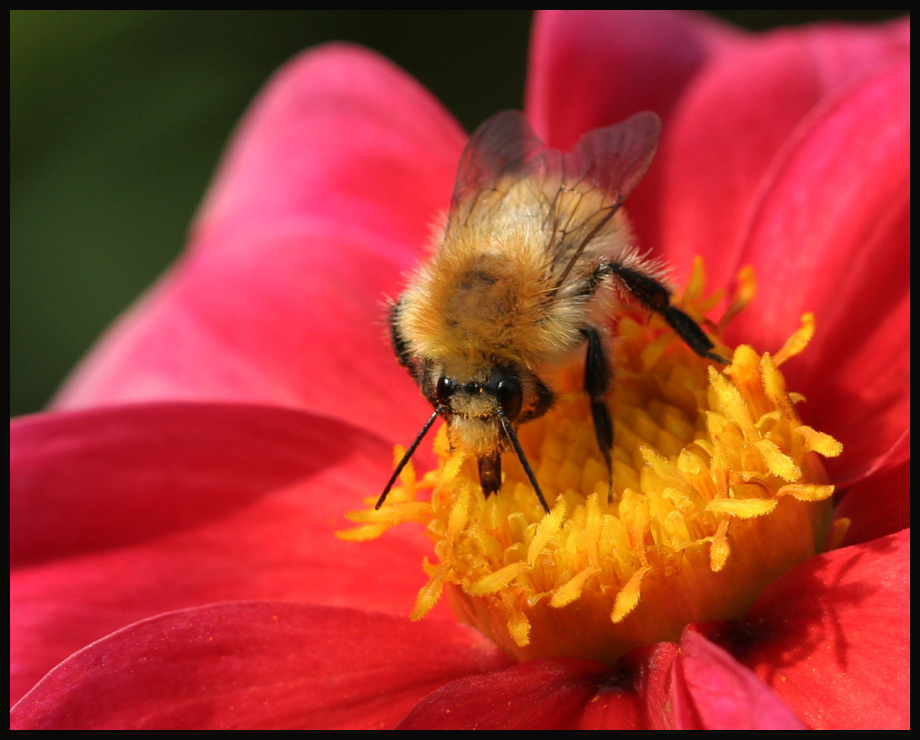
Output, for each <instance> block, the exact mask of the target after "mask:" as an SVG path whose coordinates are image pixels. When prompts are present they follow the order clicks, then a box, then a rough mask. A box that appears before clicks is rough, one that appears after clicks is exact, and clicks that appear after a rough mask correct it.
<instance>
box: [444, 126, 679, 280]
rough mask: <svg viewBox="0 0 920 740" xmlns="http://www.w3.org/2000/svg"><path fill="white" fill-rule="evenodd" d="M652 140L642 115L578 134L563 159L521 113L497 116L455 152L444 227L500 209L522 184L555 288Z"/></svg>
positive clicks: (637, 170) (638, 168) (622, 193)
mask: <svg viewBox="0 0 920 740" xmlns="http://www.w3.org/2000/svg"><path fill="white" fill-rule="evenodd" d="M660 132H661V122H660V121H659V119H658V116H656V115H655V114H654V113H651V112H648V111H646V112H644V113H638V114H636V115H634V116H633V117H632V118H628V119H627V120H625V121H623V122H621V123H617V124H614V125H613V126H607V127H606V128H601V129H597V130H595V131H591V132H589V133H587V134H585V135H584V136H583V137H582V138H581V140H580V141H579V142H578V143H577V144H576V145H575V148H574V149H573V150H572V151H571V152H569V153H567V154H563V153H562V152H560V151H558V150H556V149H551V148H547V147H546V145H545V144H544V143H543V142H542V141H541V140H540V138H539V137H538V136H537V135H536V134H535V133H534V132H533V129H531V127H530V124H529V123H528V122H527V119H526V118H525V117H524V115H523V114H522V113H519V112H517V111H504V112H502V113H498V114H496V115H494V116H492V118H489V119H488V120H487V121H485V123H483V124H482V125H481V126H480V127H479V128H478V129H476V131H475V132H474V133H473V135H472V136H471V137H470V140H469V142H468V143H467V145H466V148H465V149H464V150H463V155H462V156H461V158H460V165H459V167H458V170H457V180H456V183H455V184H454V194H453V199H452V201H451V209H450V215H449V223H450V224H452V225H454V226H457V225H462V224H465V223H466V222H467V221H468V220H469V219H471V218H472V219H474V220H475V219H477V218H479V217H480V216H485V215H487V214H488V213H489V212H491V211H492V210H493V209H497V208H501V207H502V203H503V199H504V197H505V195H507V194H508V192H509V190H510V188H511V187H512V186H513V185H514V184H515V183H519V182H520V181H521V180H524V179H527V180H528V181H529V182H530V183H531V184H532V186H533V187H532V189H531V194H532V197H533V198H534V199H535V201H536V202H538V203H539V204H540V205H541V206H542V207H543V208H544V213H545V218H546V219H547V221H546V227H547V231H548V234H549V235H550V237H549V243H548V245H547V249H548V250H549V251H550V252H551V254H552V255H553V264H554V265H555V268H554V272H557V273H558V274H559V277H558V278H557V280H556V287H557V288H558V287H559V286H560V285H561V284H562V283H563V282H564V281H565V279H566V277H567V276H568V274H569V272H570V271H571V269H572V267H573V266H574V265H575V263H576V262H577V260H578V258H579V257H580V256H581V254H582V252H583V251H584V250H585V248H586V246H587V245H588V244H589V243H590V241H591V239H592V238H593V237H594V236H595V235H596V234H597V233H598V232H599V231H600V230H601V229H602V228H603V226H604V225H605V224H606V223H607V221H609V220H610V219H611V218H612V217H613V214H614V213H616V211H617V209H618V208H619V207H620V205H621V204H622V203H623V201H624V200H626V198H627V196H629V194H630V193H631V192H632V191H633V189H634V188H635V187H636V185H638V184H639V181H640V180H641V179H642V176H643V175H644V174H645V172H646V170H647V169H648V167H649V165H650V164H651V162H652V158H653V157H654V155H655V150H656V148H657V146H658V137H659V135H660ZM598 195H599V196H600V197H598Z"/></svg>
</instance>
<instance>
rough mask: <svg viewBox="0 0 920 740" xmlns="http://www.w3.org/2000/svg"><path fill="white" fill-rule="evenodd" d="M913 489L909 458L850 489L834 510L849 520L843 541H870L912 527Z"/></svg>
mask: <svg viewBox="0 0 920 740" xmlns="http://www.w3.org/2000/svg"><path fill="white" fill-rule="evenodd" d="M907 445H908V446H909V445H910V441H909V439H908V441H907ZM910 488H911V486H910V460H909V459H908V460H907V461H906V462H903V463H901V464H900V465H896V466H894V467H892V468H888V469H886V470H882V471H880V472H878V473H875V474H874V475H872V476H870V477H869V478H867V479H866V480H864V481H862V482H861V483H858V484H856V485H855V486H853V487H852V488H851V489H850V490H848V491H847V492H846V495H845V496H844V497H843V500H842V501H841V502H840V506H838V507H837V510H836V511H835V512H834V513H835V515H836V516H837V517H838V518H839V517H847V518H848V519H849V520H850V527H849V529H847V533H846V536H845V537H844V539H843V544H844V545H855V544H859V543H860V542H868V541H869V540H873V539H875V538H876V537H883V536H885V535H887V534H894V533H895V532H899V531H901V530H902V529H908V528H910Z"/></svg>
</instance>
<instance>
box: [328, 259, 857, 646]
mask: <svg viewBox="0 0 920 740" xmlns="http://www.w3.org/2000/svg"><path fill="white" fill-rule="evenodd" d="M704 282H705V280H704V278H703V273H702V266H701V263H700V262H697V264H696V266H695V270H694V276H693V278H692V279H691V284H690V286H689V287H688V289H687V292H686V294H685V296H684V299H683V308H684V309H685V310H687V311H688V312H689V313H691V314H693V315H696V316H700V315H702V312H703V311H704V310H705V309H706V308H707V307H708V306H709V305H711V304H712V303H714V302H715V301H717V300H718V298H719V296H713V297H710V299H709V300H708V301H706V300H704V299H703V298H702V292H703V284H704ZM752 293H753V277H752V276H751V275H750V274H746V275H744V276H743V277H742V290H741V291H739V295H740V296H741V299H740V301H738V302H736V305H735V306H733V307H731V308H730V309H729V311H728V313H727V315H726V316H727V317H728V316H730V315H733V314H734V313H735V312H736V311H737V310H738V309H739V308H740V307H741V305H743V304H744V303H746V302H747V301H748V300H749V299H750V297H751V295H752ZM812 332H813V321H812V319H811V317H810V316H806V317H804V318H803V323H802V327H801V328H800V330H799V331H798V332H796V334H795V335H793V337H792V338H790V340H789V341H788V342H787V343H786V345H785V346H784V347H783V348H782V349H781V350H780V351H779V352H778V353H777V355H776V356H775V357H771V356H770V355H769V354H763V355H759V354H757V353H756V352H755V351H754V350H753V349H751V348H750V347H747V346H741V347H739V348H738V349H736V350H735V352H734V356H733V357H732V362H731V364H730V365H729V366H727V367H724V368H720V367H716V366H713V364H712V363H711V362H709V361H707V360H703V359H701V358H699V357H698V356H697V355H695V354H694V353H693V352H692V351H691V350H690V349H689V348H687V347H686V346H685V345H684V344H683V343H682V342H681V340H680V339H679V338H678V337H676V336H675V335H674V333H673V332H671V331H670V330H669V329H667V327H665V326H664V324H663V323H662V322H659V321H658V320H657V319H652V320H649V319H648V318H647V316H645V315H644V314H642V313H639V312H632V311H630V310H625V311H624V312H623V313H622V315H621V316H620V317H619V319H618V321H617V326H616V327H615V335H616V337H617V340H616V350H617V351H616V369H615V389H614V391H613V392H612V393H611V397H610V404H611V407H612V409H613V416H614V434H615V447H614V451H613V461H614V463H613V465H614V490H615V496H614V500H613V502H611V503H608V501H607V469H606V466H605V464H604V462H603V459H602V457H601V455H600V451H599V450H598V449H597V442H596V440H595V437H594V431H593V427H592V424H591V414H590V408H589V404H588V400H587V398H586V396H585V394H584V393H571V394H566V395H563V396H562V397H561V398H560V400H559V402H558V403H557V404H556V406H555V407H554V408H553V409H552V410H551V411H550V412H549V413H548V414H546V415H545V416H544V417H542V418H540V419H536V420H534V421H531V422H528V423H526V424H523V425H522V426H521V427H520V429H519V436H520V441H521V444H522V446H523V448H524V452H525V454H526V456H527V459H528V460H529V461H530V464H531V466H532V467H533V468H534V470H535V472H536V476H537V479H538V480H539V481H540V485H541V486H542V488H543V491H544V493H545V494H546V497H547V500H548V501H549V502H550V503H551V506H552V511H551V512H550V513H549V514H546V513H545V512H544V511H543V509H542V508H541V506H540V503H539V501H538V500H537V497H536V496H535V494H534V491H533V489H532V488H531V486H530V483H529V482H528V480H527V477H526V475H525V474H524V471H523V470H522V469H521V468H520V466H519V464H518V463H517V462H516V461H515V460H514V459H513V456H506V464H505V480H504V483H503V485H502V489H501V491H500V492H499V494H498V495H495V496H491V497H489V498H488V499H485V498H484V497H483V495H482V493H481V490H480V487H479V483H478V476H477V469H476V464H475V463H476V461H475V460H472V459H464V458H463V456H462V455H460V454H458V453H453V454H451V453H450V451H449V449H448V445H447V440H446V435H445V434H444V429H443V428H442V430H441V432H440V433H439V435H438V436H437V438H436V442H435V450H436V452H437V454H438V458H439V463H438V466H437V468H436V469H435V470H433V471H429V472H428V473H426V474H425V475H424V476H423V477H422V478H421V479H420V480H417V479H416V476H415V473H414V471H413V470H412V468H411V466H407V468H406V470H405V471H404V473H403V475H402V478H401V485H400V486H399V487H398V488H394V489H393V491H392V492H391V493H390V495H389V498H388V499H387V502H386V504H385V505H384V506H383V507H382V508H381V509H380V510H379V511H374V510H373V509H372V508H371V509H369V510H367V511H361V512H356V513H353V514H350V515H349V517H350V518H351V519H353V520H355V521H357V522H359V523H360V524H361V526H359V527H357V528H355V529H352V530H348V531H346V532H342V533H340V536H341V537H344V538H346V539H353V540H361V539H370V538H374V537H377V536H380V535H381V534H382V533H383V532H385V531H386V530H387V529H389V528H390V527H392V526H395V525H397V524H401V523H404V522H408V521H413V522H421V523H423V524H425V525H426V526H427V531H428V533H429V535H430V537H431V539H432V541H433V543H434V558H433V559H432V561H431V562H428V561H426V563H425V564H424V567H425V571H426V572H427V574H428V576H429V580H428V583H427V584H425V585H424V586H423V587H422V589H421V591H420V592H419V596H418V600H417V602H416V605H415V609H414V611H413V614H412V617H413V618H414V619H420V618H421V617H423V616H424V615H425V614H426V613H427V612H428V611H429V610H430V609H431V608H432V607H433V606H434V604H435V603H436V602H437V601H438V599H439V598H440V597H441V596H442V594H443V592H444V591H445V590H446V591H447V592H448V595H449V597H450V599H451V602H452V605H453V607H454V610H455V611H456V613H457V614H458V616H459V617H460V618H461V619H463V620H464V621H466V622H469V623H470V624H473V625H475V626H476V627H477V628H479V629H480V630H481V631H482V632H484V633H485V634H487V635H488V636H489V637H490V638H491V639H493V640H494V641H495V642H496V643H497V644H498V645H500V646H501V647H502V648H504V649H505V650H506V651H507V652H509V653H511V654H513V655H515V656H517V657H519V658H520V659H522V660H526V659H531V658H539V657H561V656H569V657H583V658H590V659H593V660H598V661H602V662H607V663H610V664H612V663H614V662H615V661H616V660H617V659H618V658H619V657H620V656H622V655H623V654H625V653H626V652H628V651H629V650H631V649H633V648H635V647H638V646H641V645H648V644H652V643H655V642H660V641H664V640H677V639H679V636H680V632H681V629H682V628H683V627H684V626H685V625H687V624H690V623H693V622H706V621H711V620H723V619H740V618H742V617H743V616H744V615H745V613H746V612H747V610H748V609H749V607H750V606H751V604H752V603H753V601H754V600H755V599H756V598H757V596H758V595H759V594H760V593H761V592H762V591H763V589H764V588H765V587H766V586H767V584H769V583H770V582H771V581H773V580H774V579H776V578H777V577H778V576H779V575H780V574H782V573H783V572H785V571H786V570H788V569H789V568H791V567H793V566H794V565H796V564H797V563H799V562H801V561H803V560H805V559H806V558H808V557H810V556H812V555H814V554H815V553H816V552H819V551H820V550H821V549H822V546H823V545H824V542H825V539H826V536H827V531H828V527H829V523H830V518H831V501H830V497H831V494H832V493H833V486H829V485H827V484H826V483H827V480H826V477H825V473H824V469H823V467H822V465H821V463H820V460H819V458H818V454H820V455H824V456H834V455H837V454H839V453H840V451H841V448H840V445H839V443H838V442H836V440H834V439H833V438H831V437H829V436H828V435H825V434H822V433H820V432H817V431H815V430H814V429H812V428H810V427H808V426H805V425H803V424H802V422H801V421H800V420H799V418H798V416H797V414H796V412H795V404H796V402H798V401H800V400H802V398H801V396H798V395H796V394H794V393H789V392H787V390H786V387H785V381H784V378H783V376H782V374H781V373H780V371H779V369H778V366H779V365H780V364H782V362H784V361H785V360H787V359H788V358H789V357H791V356H793V355H795V354H797V353H798V352H800V351H801V350H802V349H804V347H805V346H806V345H807V343H808V340H809V338H810V336H811V334H812ZM816 453H817V454H816ZM401 454H402V451H401V450H397V453H396V458H397V459H398V458H399V457H401ZM428 489H430V491H431V493H430V496H429V495H428V494H427V492H426V491H427V490H428ZM423 492H426V493H424V495H420V494H422V493H423ZM425 499H428V500H425ZM375 500H376V499H369V500H368V503H369V504H370V505H371V506H372V505H373V503H374V501H375ZM553 502H554V503H553Z"/></svg>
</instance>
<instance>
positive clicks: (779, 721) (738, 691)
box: [671, 630, 807, 730]
mask: <svg viewBox="0 0 920 740" xmlns="http://www.w3.org/2000/svg"><path fill="white" fill-rule="evenodd" d="M671 696H672V700H673V711H674V716H675V719H676V721H677V728H678V729H682V730H795V729H799V730H802V729H807V728H806V727H805V726H804V725H803V724H802V722H801V721H800V720H799V719H798V718H797V717H796V716H795V715H794V714H793V713H792V712H791V711H789V709H788V708H787V707H786V706H785V705H784V704H783V703H782V702H781V701H780V700H779V699H778V698H777V697H776V695H775V694H774V693H773V692H772V691H771V690H770V689H769V688H768V687H767V685H766V684H764V682H763V681H761V680H760V679H759V678H758V677H757V676H756V675H755V674H754V673H752V672H751V671H750V670H748V669H747V668H745V667H744V666H742V665H739V664H738V663H737V662H736V661H735V660H734V659H733V658H732V657H731V656H730V655H729V654H728V653H726V652H725V651H724V650H722V649H721V648H719V647H716V646H715V645H713V644H712V643H711V642H709V640H707V639H706V638H705V637H703V636H702V635H701V634H698V633H696V632H693V631H691V630H686V631H685V632H684V634H683V637H682V638H681V643H680V653H679V655H678V656H677V659H676V660H675V662H674V680H673V682H672V685H671Z"/></svg>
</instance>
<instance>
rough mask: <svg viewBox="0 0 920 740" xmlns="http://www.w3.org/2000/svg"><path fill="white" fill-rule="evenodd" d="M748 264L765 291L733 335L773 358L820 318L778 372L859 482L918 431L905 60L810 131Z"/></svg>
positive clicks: (767, 193)
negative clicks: (805, 319) (839, 446)
mask: <svg viewBox="0 0 920 740" xmlns="http://www.w3.org/2000/svg"><path fill="white" fill-rule="evenodd" d="M742 262H745V263H750V264H752V265H753V267H754V270H755V272H756V274H757V275H758V276H759V278H760V282H761V286H762V287H761V291H760V294H759V295H758V296H757V299H756V300H755V301H754V303H752V305H751V306H750V308H749V309H748V310H747V311H745V312H744V313H742V314H741V316H740V317H739V320H738V322H737V323H736V324H735V325H733V334H732V336H733V337H735V338H736V339H738V338H743V337H757V338H758V342H759V344H760V346H761V347H762V348H763V349H775V348H778V347H780V346H781V345H782V343H783V341H785V337H786V336H787V335H788V334H789V333H791V331H792V330H793V329H795V328H796V327H797V326H798V323H799V318H800V316H801V315H802V314H803V313H805V312H806V311H814V312H815V315H816V321H817V334H816V336H815V339H814V341H813V342H812V343H811V344H810V346H809V348H808V351H807V352H805V353H804V354H803V355H802V356H801V357H798V358H796V359H795V360H794V361H792V362H790V363H789V364H788V365H786V366H784V368H783V370H784V372H785V373H786V375H787V378H788V381H789V387H790V388H794V389H796V390H799V391H801V392H803V393H804V394H805V395H806V396H807V399H808V403H807V404H806V405H805V406H803V407H802V413H803V414H804V416H805V418H806V419H807V421H808V423H810V424H812V425H813V426H816V427H818V428H819V429H821V430H822V431H825V432H828V433H830V434H832V435H834V436H835V437H836V438H837V439H839V440H840V441H841V442H843V445H844V454H843V456H842V457H841V458H840V459H839V460H831V461H829V462H828V469H829V470H830V471H831V472H832V474H833V476H834V478H835V480H836V481H837V482H840V483H846V482H847V481H852V480H858V479H859V478H860V477H863V476H865V475H866V474H867V473H868V472H869V470H870V469H871V467H872V466H873V465H874V464H875V461H876V459H877V458H879V457H880V456H882V455H884V454H886V453H887V452H888V451H889V450H890V449H891V448H892V446H893V445H895V443H896V442H897V440H898V439H899V438H900V437H902V435H903V434H904V433H905V431H906V430H907V429H908V427H909V425H910V352H909V349H908V345H909V334H910V64H909V61H908V62H905V63H903V64H899V65H896V66H893V67H891V68H889V69H887V70H886V71H884V72H883V73H881V74H878V75H876V76H874V77H872V78H870V79H868V80H866V81H864V82H863V83H862V84H860V85H858V86H856V87H854V88H853V89H852V90H850V91H848V93H847V94H846V95H844V96H842V97H841V98H840V99H839V100H837V101H835V103H834V104H833V105H828V107H827V108H826V109H825V110H823V111H822V112H821V113H820V115H816V116H815V117H814V118H813V119H812V120H811V121H810V122H809V124H808V125H807V126H806V127H805V128H804V130H803V132H802V136H801V138H800V139H799V140H798V142H797V143H796V145H795V146H794V148H792V149H791V151H790V152H789V154H788V156H787V157H786V158H785V160H784V161H783V164H782V166H781V167H780V168H778V170H777V171H776V172H775V173H774V176H773V177H772V178H771V182H770V183H769V184H768V186H767V187H766V188H765V189H764V193H763V196H762V198H761V201H760V208H759V210H758V212H757V214H756V216H755V217H754V218H753V219H752V223H751V226H750V229H749V237H748V239H747V240H746V243H745V245H744V251H743V254H742ZM774 276H775V277H774ZM905 452H907V451H906V450H905ZM902 459H903V458H902ZM897 462H899V461H898V460H893V461H891V464H896V463H897Z"/></svg>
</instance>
